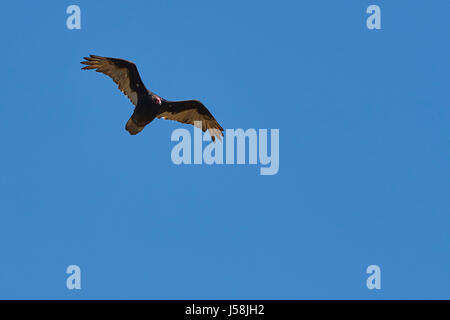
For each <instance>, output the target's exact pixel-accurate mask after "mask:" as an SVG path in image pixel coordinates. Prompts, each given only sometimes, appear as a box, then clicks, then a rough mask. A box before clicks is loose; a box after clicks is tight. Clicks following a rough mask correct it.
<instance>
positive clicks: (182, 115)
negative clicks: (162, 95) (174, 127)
mask: <svg viewBox="0 0 450 320" xmlns="http://www.w3.org/2000/svg"><path fill="white" fill-rule="evenodd" d="M156 117H157V118H162V119H166V120H175V121H178V122H181V123H187V124H192V125H196V126H197V123H196V122H200V121H201V122H202V124H201V127H200V126H198V127H199V128H200V129H202V130H203V131H206V130H208V131H209V133H210V135H211V138H212V140H213V141H215V138H216V137H217V138H218V139H219V140H222V137H223V133H222V131H223V128H222V127H221V126H220V124H219V123H218V122H217V121H216V119H215V118H214V117H213V115H212V114H211V112H209V110H208V109H207V108H206V107H205V106H204V105H203V104H202V103H201V102H200V101H197V100H186V101H164V104H163V108H162V112H161V113H160V114H158V115H157V116H156Z"/></svg>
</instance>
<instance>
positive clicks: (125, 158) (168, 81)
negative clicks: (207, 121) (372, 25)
mask: <svg viewBox="0 0 450 320" xmlns="http://www.w3.org/2000/svg"><path fill="white" fill-rule="evenodd" d="M71 4H77V5H79V6H80V7H81V11H82V29H81V30H68V29H67V28H66V18H67V16H68V15H67V14H66V8H67V6H69V5H71ZM370 4H377V5H379V6H380V7H381V10H382V30H380V31H369V30H368V29H367V28H366V22H365V20H366V17H367V14H366V13H365V11H366V8H367V7H368V5H370ZM1 9H2V10H1V12H2V14H1V19H0V30H1V31H0V32H1V35H2V43H3V45H2V50H1V51H0V58H1V61H2V77H1V79H0V85H1V88H2V89H1V92H2V99H1V100H2V102H1V106H0V118H1V119H2V122H1V126H0V135H1V137H2V138H1V140H0V141H1V144H0V145H1V152H2V156H1V158H0V195H1V196H0V198H1V201H0V212H1V213H0V298H42V299H47V298H58V299H80V298H85V299H95V298H105V299H108V298H126V299H128V298H137V299H228V298H230V299H250V298H253V299H309V298H319V299H320V298H325V299H334V298H336V299H348V298H358V299H388V298H406V299H408V298H450V294H449V292H450V237H449V229H450V203H449V200H450V198H449V194H450V166H449V159H450V148H449V145H450V109H449V107H450V98H449V87H450V81H449V74H450V26H449V24H448V12H450V2H448V1H437V0H436V1H428V2H423V1H422V2H420V3H419V2H418V1H406V0H402V1H400V0H397V1H381V0H373V1H334V0H328V1H324V0H321V1H318V0H314V1H313V0H309V1H281V2H274V1H270V2H269V1H244V2H242V1H225V2H224V1H128V2H126V1H125V2H124V1H120V2H119V1H115V2H114V3H112V2H110V1H58V2H57V3H56V2H51V1H45V2H29V1H15V2H8V3H7V4H5V3H2V5H1ZM88 54H97V55H104V56H112V57H120V58H125V59H128V60H131V61H134V62H135V63H136V64H137V66H138V68H139V71H140V73H141V76H142V78H143V80H144V82H145V84H146V85H147V87H148V88H151V89H152V90H154V91H155V92H156V93H158V94H160V95H161V96H163V97H165V98H167V99H191V98H195V99H199V100H201V101H203V102H204V103H205V104H206V105H207V106H208V108H209V109H210V110H211V112H212V113H213V114H214V115H215V116H216V118H217V119H218V120H219V122H220V123H221V124H222V126H223V127H224V128H244V129H247V128H256V129H259V128H268V129H270V128H278V129H280V171H279V173H278V174H277V175H274V176H261V175H259V166H255V165H244V166H242V165H241V166H238V165H222V166H218V165H215V166H214V165H213V166H207V165H201V166H194V165H190V166H189V165H184V166H175V165H174V164H173V163H172V162H171V160H170V152H171V149H172V147H173V146H174V143H173V142H171V141H170V134H171V133H172V131H173V130H174V129H175V128H179V127H182V128H189V129H190V127H189V126H186V125H178V124H177V123H175V122H171V121H163V120H159V121H155V122H153V123H151V125H150V126H149V127H147V128H146V129H145V130H144V131H143V132H142V133H141V134H139V135H137V136H130V135H129V134H128V133H127V132H126V131H125V130H124V125H125V122H126V121H127V120H128V118H129V116H130V115H131V113H132V109H133V108H132V105H131V104H130V102H129V101H128V99H127V98H126V97H125V96H123V95H122V93H121V92H119V91H118V90H117V88H116V86H115V85H114V83H113V82H112V81H111V80H110V79H109V78H107V77H106V76H104V75H101V74H98V73H95V72H84V71H83V72H82V71H80V64H79V62H80V61H81V59H82V57H83V56H86V55H88ZM71 264H76V265H79V266H80V267H81V270H82V289H81V290H80V291H76V290H73V291H69V290H67V289H66V286H65V284H66V277H67V275H66V273H65V270H66V268H67V266H68V265H71ZM371 264H376V265H379V266H380V267H381V272H382V280H381V285H382V289H381V290H380V291H375V290H368V289H367V288H366V278H367V276H368V275H367V274H366V268H367V266H369V265H371Z"/></svg>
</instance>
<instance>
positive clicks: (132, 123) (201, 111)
mask: <svg viewBox="0 0 450 320" xmlns="http://www.w3.org/2000/svg"><path fill="white" fill-rule="evenodd" d="M84 59H85V61H82V62H81V63H82V64H84V65H86V66H85V67H83V68H82V69H83V70H90V69H94V70H95V71H97V72H102V73H104V74H106V75H107V76H109V77H111V79H113V81H114V82H115V83H116V84H117V85H118V87H119V90H120V91H122V92H123V93H124V94H125V95H126V96H127V97H128V98H129V99H130V101H131V103H133V104H134V106H135V109H134V112H133V115H132V116H131V118H130V119H129V120H128V122H127V124H126V125H125V128H126V130H127V131H128V132H129V133H130V134H133V135H134V134H138V133H139V132H141V131H142V130H143V129H144V127H145V126H146V125H147V124H149V123H150V122H151V121H152V120H153V119H154V118H162V119H167V120H176V121H178V122H181V123H187V124H192V125H194V122H197V121H201V129H202V130H203V131H206V130H208V131H209V133H210V135H211V138H212V139H213V141H215V138H216V137H217V138H218V139H219V140H221V138H222V137H223V133H222V131H223V128H222V127H221V126H220V125H219V123H218V122H217V121H216V119H214V117H213V116H212V114H211V113H210V112H209V110H208V109H207V108H206V107H205V106H204V105H203V104H202V103H201V102H200V101H197V100H186V101H168V100H165V99H163V98H161V97H160V96H158V95H156V94H154V93H153V92H151V91H150V90H148V89H147V88H146V87H145V85H144V83H143V82H142V80H141V77H140V75H139V72H138V70H137V68H136V65H135V64H134V63H132V62H130V61H126V60H122V59H116V58H106V57H100V56H94V55H90V56H89V57H85V58H84ZM199 127H200V126H199Z"/></svg>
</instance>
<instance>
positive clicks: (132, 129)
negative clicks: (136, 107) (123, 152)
mask: <svg viewBox="0 0 450 320" xmlns="http://www.w3.org/2000/svg"><path fill="white" fill-rule="evenodd" d="M144 127H145V126H143V127H140V126H138V125H137V124H136V123H135V122H134V121H133V117H131V118H130V119H129V120H128V121H127V124H126V125H125V129H126V130H127V131H128V132H129V133H130V134H133V135H134V134H138V133H139V132H141V131H142V129H144Z"/></svg>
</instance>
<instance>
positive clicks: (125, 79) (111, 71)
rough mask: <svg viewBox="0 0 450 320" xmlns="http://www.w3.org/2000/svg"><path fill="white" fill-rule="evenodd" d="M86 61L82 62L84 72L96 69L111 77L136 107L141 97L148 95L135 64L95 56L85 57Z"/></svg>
mask: <svg viewBox="0 0 450 320" xmlns="http://www.w3.org/2000/svg"><path fill="white" fill-rule="evenodd" d="M84 59H85V60H86V61H82V62H81V64H85V65H86V67H84V68H82V70H89V69H95V71H97V72H102V73H104V74H106V75H107V76H109V77H111V79H113V80H114V82H115V83H116V84H117V85H118V86H119V90H120V91H122V92H123V93H124V94H125V95H126V96H127V97H128V98H129V99H130V101H131V103H133V104H134V105H135V106H137V104H138V100H139V95H141V94H143V95H145V94H147V92H148V91H147V89H146V88H145V86H144V83H143V82H142V80H141V77H140V76H139V72H138V70H137V68H136V65H135V64H134V63H133V62H130V61H127V60H122V59H116V58H106V57H99V56H94V55H90V56H89V57H84Z"/></svg>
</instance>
